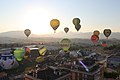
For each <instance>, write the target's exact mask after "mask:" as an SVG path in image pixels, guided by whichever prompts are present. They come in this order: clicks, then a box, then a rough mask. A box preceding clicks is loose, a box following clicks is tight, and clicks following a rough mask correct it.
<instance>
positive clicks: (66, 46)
mask: <svg viewBox="0 0 120 80" xmlns="http://www.w3.org/2000/svg"><path fill="white" fill-rule="evenodd" d="M60 45H61V47H62V49H63V50H64V51H65V52H67V51H68V50H69V48H70V45H71V40H69V39H67V38H65V39H62V40H61V41H60Z"/></svg>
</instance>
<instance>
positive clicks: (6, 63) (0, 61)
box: [0, 54, 19, 69]
mask: <svg viewBox="0 0 120 80" xmlns="http://www.w3.org/2000/svg"><path fill="white" fill-rule="evenodd" d="M0 66H1V67H2V68H3V69H13V68H16V67H18V66H19V64H18V62H17V61H16V59H15V57H14V56H13V54H7V55H6V54H5V55H4V54H2V55H1V57H0Z"/></svg>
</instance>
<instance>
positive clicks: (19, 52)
mask: <svg viewBox="0 0 120 80" xmlns="http://www.w3.org/2000/svg"><path fill="white" fill-rule="evenodd" d="M29 53H30V49H29V48H27V47H26V48H20V49H16V50H15V51H14V57H15V58H16V59H17V61H22V59H23V58H25V59H27V58H28V56H29Z"/></svg>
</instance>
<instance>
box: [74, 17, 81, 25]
mask: <svg viewBox="0 0 120 80" xmlns="http://www.w3.org/2000/svg"><path fill="white" fill-rule="evenodd" d="M79 23H80V19H79V18H74V19H73V24H74V25H75V26H76V25H78V24H79Z"/></svg>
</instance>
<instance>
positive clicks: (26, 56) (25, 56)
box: [24, 47, 30, 59]
mask: <svg viewBox="0 0 120 80" xmlns="http://www.w3.org/2000/svg"><path fill="white" fill-rule="evenodd" d="M29 54H30V48H28V47H25V55H24V58H25V59H27V58H28V55H29Z"/></svg>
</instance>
